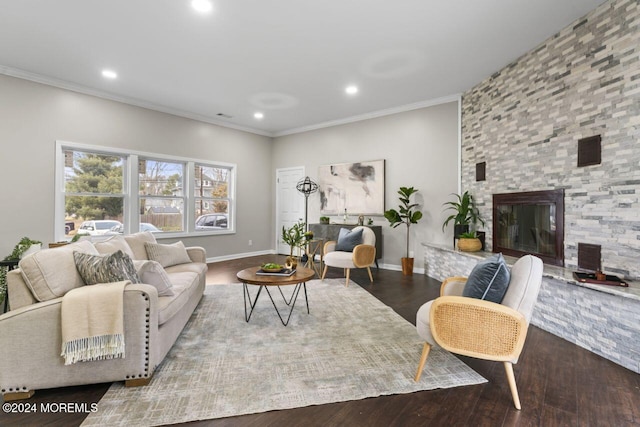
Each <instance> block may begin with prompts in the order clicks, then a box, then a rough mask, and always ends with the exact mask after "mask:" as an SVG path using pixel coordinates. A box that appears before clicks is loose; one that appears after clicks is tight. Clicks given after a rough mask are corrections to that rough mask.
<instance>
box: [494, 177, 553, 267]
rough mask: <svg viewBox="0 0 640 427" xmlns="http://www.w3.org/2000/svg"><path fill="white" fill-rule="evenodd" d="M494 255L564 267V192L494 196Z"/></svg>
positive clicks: (536, 192) (530, 192) (533, 192)
mask: <svg viewBox="0 0 640 427" xmlns="http://www.w3.org/2000/svg"><path fill="white" fill-rule="evenodd" d="M493 252H502V253H503V254H505V255H511V256H516V257H519V256H522V255H526V254H532V255H535V256H537V257H539V258H540V259H542V261H543V262H545V263H547V264H553V265H558V266H561V267H563V266H564V190H562V189H560V190H549V191H529V192H523V193H506V194H494V195H493Z"/></svg>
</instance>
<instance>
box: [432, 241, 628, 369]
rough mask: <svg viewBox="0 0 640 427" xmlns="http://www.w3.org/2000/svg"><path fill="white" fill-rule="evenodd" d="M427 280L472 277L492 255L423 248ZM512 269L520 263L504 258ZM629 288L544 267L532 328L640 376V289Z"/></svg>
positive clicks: (568, 271) (444, 248)
mask: <svg viewBox="0 0 640 427" xmlns="http://www.w3.org/2000/svg"><path fill="white" fill-rule="evenodd" d="M423 247H424V270H425V274H426V275H427V276H430V277H433V278H434V279H437V280H443V279H445V278H447V277H450V276H466V275H468V274H469V273H470V272H471V270H472V269H473V267H474V266H475V265H476V263H477V262H478V261H479V260H481V259H485V258H487V257H489V256H491V255H493V254H492V253H491V252H473V253H469V252H461V251H458V250H455V249H453V248H452V247H451V246H445V245H441V244H430V243H423ZM504 258H505V260H506V261H507V264H509V265H513V263H514V262H515V260H516V258H513V257H509V256H505V257H504ZM628 283H629V287H628V288H623V287H617V286H604V285H594V284H589V283H582V282H578V281H577V280H575V279H574V278H573V272H572V271H571V270H569V269H565V268H560V267H556V266H550V265H545V266H544V272H543V278H542V286H541V288H540V294H539V295H538V302H537V304H536V307H535V309H534V312H533V317H532V319H531V323H532V324H533V325H535V326H537V327H539V328H541V329H544V330H545V331H548V332H551V333H552V334H554V335H557V336H559V337H561V338H564V339H566V340H567V341H569V342H572V343H574V344H576V345H579V346H580V347H583V348H585V349H587V350H589V351H592V352H594V353H596V354H598V355H600V356H602V357H604V358H606V359H609V360H611V361H613V362H615V363H617V364H619V365H622V366H624V367H626V368H628V369H630V370H632V371H634V372H637V373H640V283H638V282H628Z"/></svg>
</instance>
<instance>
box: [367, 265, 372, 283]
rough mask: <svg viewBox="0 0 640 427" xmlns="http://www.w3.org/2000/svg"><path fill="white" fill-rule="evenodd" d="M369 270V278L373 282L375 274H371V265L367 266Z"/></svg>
mask: <svg viewBox="0 0 640 427" xmlns="http://www.w3.org/2000/svg"><path fill="white" fill-rule="evenodd" d="M367 271H368V272H369V280H371V283H373V275H372V274H371V267H369V266H367Z"/></svg>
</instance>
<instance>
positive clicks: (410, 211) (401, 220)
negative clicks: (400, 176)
mask: <svg viewBox="0 0 640 427" xmlns="http://www.w3.org/2000/svg"><path fill="white" fill-rule="evenodd" d="M418 191H419V190H416V189H415V188H413V187H400V189H399V190H398V195H399V200H400V204H399V205H398V210H395V209H389V210H388V211H385V213H384V217H385V218H386V219H387V221H389V225H390V226H391V227H392V228H396V227H398V226H399V225H400V224H404V225H406V227H407V256H406V258H409V227H410V226H411V224H417V223H418V221H419V220H420V219H421V218H422V212H420V210H418V209H417V207H418V204H417V203H411V196H412V195H414V194H416V193H417V192H418Z"/></svg>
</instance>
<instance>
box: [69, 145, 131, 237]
mask: <svg viewBox="0 0 640 427" xmlns="http://www.w3.org/2000/svg"><path fill="white" fill-rule="evenodd" d="M123 165H124V159H123V157H119V156H112V155H104V154H98V153H89V152H81V151H65V171H64V172H65V224H64V226H65V235H69V234H75V233H72V232H73V231H74V230H77V229H78V227H79V225H80V223H81V222H82V221H87V220H105V219H113V220H117V221H122V218H123V207H124V196H125V194H124V190H123V175H124V168H123Z"/></svg>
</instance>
